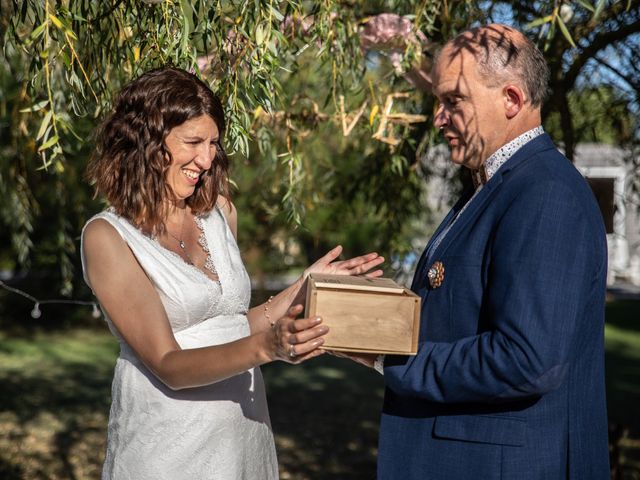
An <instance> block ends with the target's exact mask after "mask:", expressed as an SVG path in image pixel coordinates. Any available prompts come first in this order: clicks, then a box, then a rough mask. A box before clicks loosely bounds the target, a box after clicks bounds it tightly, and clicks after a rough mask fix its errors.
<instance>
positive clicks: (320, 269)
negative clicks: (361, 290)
mask: <svg viewBox="0 0 640 480" xmlns="http://www.w3.org/2000/svg"><path fill="white" fill-rule="evenodd" d="M341 253H342V246H341V245H338V246H337V247H335V248H334V249H333V250H331V251H329V252H328V253H327V254H326V255H325V256H324V257H322V258H320V259H319V260H318V261H316V262H315V263H314V264H313V265H311V266H310V267H309V268H307V269H306V270H305V271H304V274H303V277H302V278H303V280H304V279H306V278H307V277H308V276H309V274H310V273H329V274H334V275H365V276H367V277H380V276H382V273H383V272H382V270H381V269H378V270H374V271H371V269H372V268H375V267H377V266H378V265H380V264H381V263H382V262H384V257H381V256H380V255H378V254H377V253H375V252H372V253H367V254H366V255H361V256H359V257H353V258H350V259H348V260H339V261H335V260H336V258H338V257H339V256H340V254H341Z"/></svg>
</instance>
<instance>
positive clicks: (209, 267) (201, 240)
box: [193, 215, 220, 282]
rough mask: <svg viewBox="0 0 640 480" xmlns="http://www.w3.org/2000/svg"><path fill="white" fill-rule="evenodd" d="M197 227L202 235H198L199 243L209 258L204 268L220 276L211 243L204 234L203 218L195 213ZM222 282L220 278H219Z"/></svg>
mask: <svg viewBox="0 0 640 480" xmlns="http://www.w3.org/2000/svg"><path fill="white" fill-rule="evenodd" d="M193 219H194V222H195V224H196V227H198V230H200V236H199V237H198V245H200V246H201V247H202V250H204V251H205V253H206V254H207V259H206V260H205V262H204V266H203V267H204V268H206V269H207V270H209V271H210V272H211V273H212V274H213V275H215V276H216V277H218V278H219V276H218V271H217V270H216V266H215V265H214V263H213V258H212V257H211V251H210V250H209V244H208V243H207V237H206V235H205V234H204V226H203V225H202V218H201V217H200V215H195V216H194V217H193ZM218 282H220V280H218Z"/></svg>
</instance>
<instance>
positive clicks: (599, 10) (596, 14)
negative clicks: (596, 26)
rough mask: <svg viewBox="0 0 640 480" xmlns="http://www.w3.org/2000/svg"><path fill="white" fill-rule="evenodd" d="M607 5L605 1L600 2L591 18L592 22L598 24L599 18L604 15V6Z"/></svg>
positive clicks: (600, 0) (599, 0)
mask: <svg viewBox="0 0 640 480" xmlns="http://www.w3.org/2000/svg"><path fill="white" fill-rule="evenodd" d="M605 4H606V1H605V0H598V4H597V5H596V11H595V12H594V14H593V17H592V18H591V21H593V22H597V21H598V18H600V15H601V14H602V11H603V10H604V6H605Z"/></svg>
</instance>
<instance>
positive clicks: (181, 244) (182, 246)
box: [179, 240, 187, 250]
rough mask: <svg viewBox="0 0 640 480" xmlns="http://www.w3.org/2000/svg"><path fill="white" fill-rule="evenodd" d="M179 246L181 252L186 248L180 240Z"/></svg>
mask: <svg viewBox="0 0 640 480" xmlns="http://www.w3.org/2000/svg"><path fill="white" fill-rule="evenodd" d="M179 245H180V248H181V249H183V250H184V249H186V248H187V247H186V246H185V244H184V242H183V241H182V240H180V242H179Z"/></svg>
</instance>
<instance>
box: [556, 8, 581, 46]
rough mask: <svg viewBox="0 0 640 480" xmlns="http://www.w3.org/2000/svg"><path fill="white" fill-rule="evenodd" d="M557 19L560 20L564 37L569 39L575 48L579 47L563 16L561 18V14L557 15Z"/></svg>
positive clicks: (559, 25) (559, 24) (559, 23)
mask: <svg viewBox="0 0 640 480" xmlns="http://www.w3.org/2000/svg"><path fill="white" fill-rule="evenodd" d="M556 20H557V22H558V27H559V28H560V31H561V32H562V34H563V35H564V38H566V39H567V41H568V42H569V43H570V44H571V46H572V47H573V48H577V47H576V44H575V42H574V41H573V38H571V34H570V33H569V30H568V29H567V26H566V25H565V24H564V22H563V21H562V18H560V15H558V16H557V17H556Z"/></svg>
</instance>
